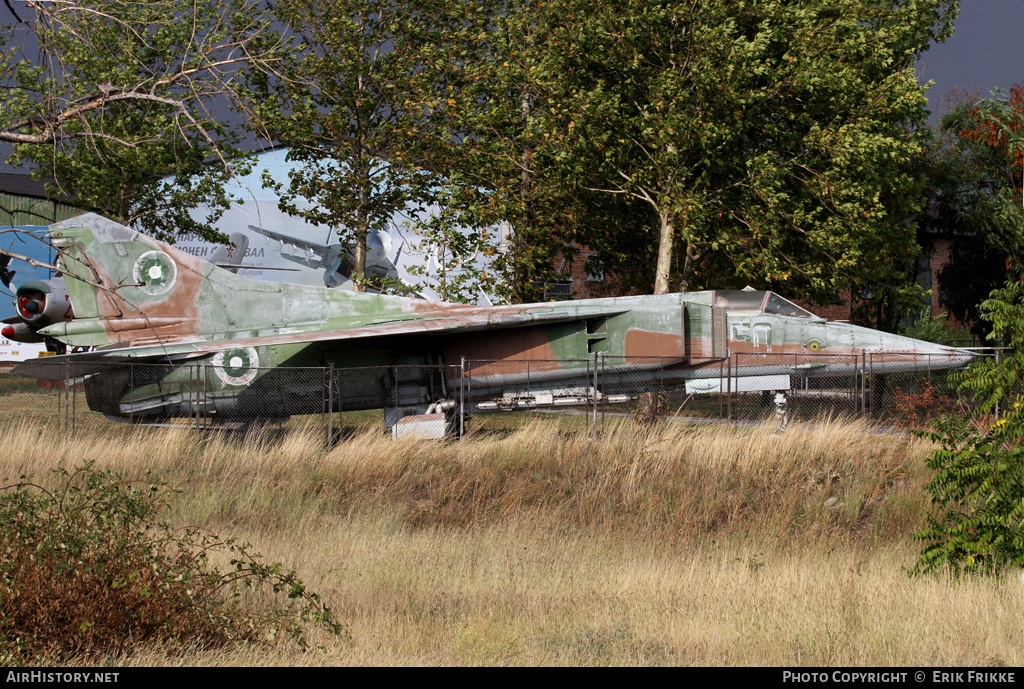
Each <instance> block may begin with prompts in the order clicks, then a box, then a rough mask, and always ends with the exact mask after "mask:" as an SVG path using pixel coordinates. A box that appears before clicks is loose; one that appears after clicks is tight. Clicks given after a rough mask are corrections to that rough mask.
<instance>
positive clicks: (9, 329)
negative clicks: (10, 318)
mask: <svg viewBox="0 0 1024 689" xmlns="http://www.w3.org/2000/svg"><path fill="white" fill-rule="evenodd" d="M0 336H3V337H6V338H7V339H8V340H10V339H11V338H12V337H14V326H13V325H8V326H6V327H5V328H4V329H3V330H0Z"/></svg>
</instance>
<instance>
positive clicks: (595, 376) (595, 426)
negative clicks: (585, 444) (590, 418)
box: [592, 352, 597, 442]
mask: <svg viewBox="0 0 1024 689" xmlns="http://www.w3.org/2000/svg"><path fill="white" fill-rule="evenodd" d="M593 397H594V431H593V433H592V438H593V440H594V441H595V442H597V352H594V395H593Z"/></svg>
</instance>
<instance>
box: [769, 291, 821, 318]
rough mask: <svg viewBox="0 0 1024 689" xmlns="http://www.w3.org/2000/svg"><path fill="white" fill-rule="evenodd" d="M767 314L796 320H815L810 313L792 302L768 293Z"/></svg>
mask: <svg viewBox="0 0 1024 689" xmlns="http://www.w3.org/2000/svg"><path fill="white" fill-rule="evenodd" d="M764 310H765V312H766V313H775V314H778V315H780V316H792V317H794V318H815V315H814V314H813V313H811V312H810V311H807V310H805V309H801V308H800V307H799V306H797V305H796V304H794V303H793V302H791V301H787V300H786V299H783V298H782V297H780V296H779V295H777V294H775V293H774V292H769V293H768V304H767V305H766V306H765V307H764Z"/></svg>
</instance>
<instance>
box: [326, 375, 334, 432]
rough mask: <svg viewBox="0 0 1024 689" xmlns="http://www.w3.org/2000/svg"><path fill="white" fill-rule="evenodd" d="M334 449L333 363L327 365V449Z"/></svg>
mask: <svg viewBox="0 0 1024 689" xmlns="http://www.w3.org/2000/svg"><path fill="white" fill-rule="evenodd" d="M332 447H334V362H331V363H330V364H328V365H327V449H328V450H330V449H331V448H332Z"/></svg>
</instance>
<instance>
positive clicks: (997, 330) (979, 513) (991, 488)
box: [916, 282, 1024, 572]
mask: <svg viewBox="0 0 1024 689" xmlns="http://www.w3.org/2000/svg"><path fill="white" fill-rule="evenodd" d="M982 317H983V318H985V319H986V320H988V321H989V322H991V324H992V330H993V332H992V336H991V337H992V338H994V339H996V338H1004V337H1005V338H1007V340H1008V341H1009V343H1010V345H1011V346H1012V348H1013V349H1012V350H1011V351H1010V352H1009V353H1008V354H1007V355H1004V356H1002V357H1001V358H1000V359H999V360H998V361H997V360H996V359H995V358H990V359H985V360H983V361H980V362H977V363H975V364H974V365H972V366H971V368H970V369H968V370H967V371H966V372H965V373H963V374H962V376H961V377H962V383H961V387H962V389H964V390H968V391H971V392H973V393H974V395H975V400H976V402H977V403H978V405H979V406H978V413H977V418H976V419H974V420H971V421H967V420H964V419H962V418H960V417H957V416H954V417H950V418H946V419H943V420H942V421H941V422H938V423H937V425H936V430H934V431H932V432H929V433H924V434H923V436H924V437H927V438H929V439H931V440H933V441H934V442H936V443H938V444H939V445H940V446H941V447H940V448H939V449H936V450H935V451H934V452H933V454H932V457H931V459H930V460H929V462H928V466H929V467H930V468H932V469H934V470H935V472H936V473H935V477H934V478H933V480H932V482H931V483H930V484H929V486H928V490H929V493H930V494H931V497H932V502H933V503H934V505H935V506H936V508H937V510H938V513H937V514H933V515H930V516H929V518H928V527H927V528H926V529H925V530H923V531H921V532H920V533H918V534H916V538H918V539H920V540H922V541H924V542H925V544H926V545H925V547H924V550H923V551H922V553H921V558H920V561H919V562H918V565H917V571H918V572H922V571H929V570H932V569H935V568H937V567H942V566H948V567H950V568H951V569H953V570H954V571H984V572H998V571H999V570H1001V569H1002V568H1004V567H1007V566H1010V565H1013V566H1017V567H1024V445H1022V441H1024V397H1022V390H1021V382H1020V381H1021V380H1024V287H1022V286H1021V284H1020V282H1011V283H1008V284H1007V285H1006V286H1005V287H1004V288H1003V289H1000V290H996V291H995V292H993V293H992V296H991V298H990V299H988V300H987V301H986V302H985V303H984V304H982ZM997 409H998V411H999V418H998V420H995V421H993V420H992V416H991V414H994V412H995V411H996V410H997Z"/></svg>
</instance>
